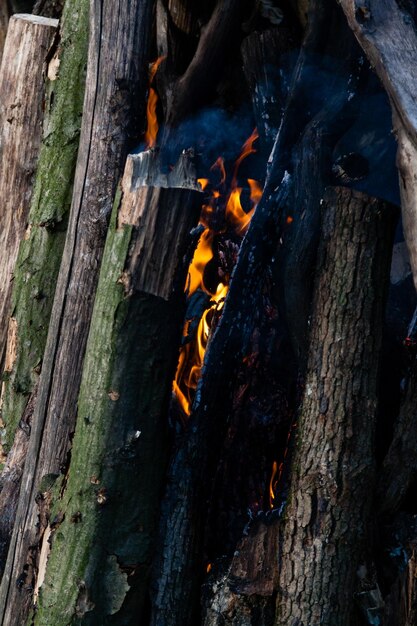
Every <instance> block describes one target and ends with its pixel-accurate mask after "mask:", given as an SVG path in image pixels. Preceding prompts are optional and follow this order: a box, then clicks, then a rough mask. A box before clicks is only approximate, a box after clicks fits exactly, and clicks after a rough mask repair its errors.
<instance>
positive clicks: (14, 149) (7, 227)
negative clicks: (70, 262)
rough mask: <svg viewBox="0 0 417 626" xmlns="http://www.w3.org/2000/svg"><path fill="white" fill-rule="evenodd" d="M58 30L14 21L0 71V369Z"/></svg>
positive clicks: (50, 23)
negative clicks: (46, 70)
mask: <svg viewBox="0 0 417 626" xmlns="http://www.w3.org/2000/svg"><path fill="white" fill-rule="evenodd" d="M57 25H58V22H57V21H56V20H49V19H45V18H40V17H33V16H27V15H24V16H23V15H19V16H13V17H12V18H11V20H10V23H9V29H8V35H7V40H6V44H5V49H4V54H3V61H2V65H1V68H0V92H1V93H0V102H1V111H0V118H1V129H0V132H1V137H0V145H1V151H2V154H1V163H0V185H1V189H2V192H1V195H2V198H3V199H4V200H3V205H2V209H1V213H0V250H1V260H0V365H1V367H3V365H4V361H5V350H6V336H7V327H8V320H9V314H10V296H11V288H12V277H13V270H14V266H15V262H16V257H17V253H18V249H19V244H20V241H21V239H22V238H23V235H24V232H25V228H26V223H27V216H28V212H29V206H30V199H31V195H32V189H33V177H34V173H35V171H36V163H37V159H38V154H39V147H40V142H41V136H42V119H43V110H42V106H43V98H44V89H45V80H44V76H43V62H44V61H45V59H46V56H47V54H48V51H49V49H50V47H51V45H52V42H53V39H54V36H55V32H56V27H57ZM11 85H13V87H14V88H11ZM10 358H12V357H11V355H9V360H10Z"/></svg>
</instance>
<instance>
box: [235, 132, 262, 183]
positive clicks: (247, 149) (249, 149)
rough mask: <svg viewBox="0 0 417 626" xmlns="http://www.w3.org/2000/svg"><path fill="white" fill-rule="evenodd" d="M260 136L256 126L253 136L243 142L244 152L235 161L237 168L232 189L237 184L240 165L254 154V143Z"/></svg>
mask: <svg viewBox="0 0 417 626" xmlns="http://www.w3.org/2000/svg"><path fill="white" fill-rule="evenodd" d="M258 137H259V133H258V129H257V128H255V129H254V130H253V132H252V134H251V136H250V137H249V139H247V140H246V141H245V143H244V144H243V146H242V152H241V153H240V156H239V158H238V159H237V161H236V163H235V169H234V171H233V180H232V189H233V188H234V187H236V186H237V174H238V171H239V167H240V166H241V164H242V162H243V161H244V160H245V159H246V158H247V157H248V156H249V155H250V154H254V153H255V152H256V149H255V148H254V147H253V144H254V143H255V141H256V140H257V139H258Z"/></svg>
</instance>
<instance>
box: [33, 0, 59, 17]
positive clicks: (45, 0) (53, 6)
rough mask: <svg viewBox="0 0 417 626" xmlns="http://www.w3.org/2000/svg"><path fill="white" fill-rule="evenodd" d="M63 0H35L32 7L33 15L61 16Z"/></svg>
mask: <svg viewBox="0 0 417 626" xmlns="http://www.w3.org/2000/svg"><path fill="white" fill-rule="evenodd" d="M64 5H65V0H37V2H36V3H35V6H34V7H33V13H34V14H35V15H43V16H44V17H58V18H59V17H61V15H62V10H63V8H64Z"/></svg>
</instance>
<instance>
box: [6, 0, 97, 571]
mask: <svg viewBox="0 0 417 626" xmlns="http://www.w3.org/2000/svg"><path fill="white" fill-rule="evenodd" d="M88 18H89V3H88V0H83V2H80V0H67V2H66V5H65V12H64V15H63V17H62V23H61V26H60V32H59V39H57V40H56V41H55V44H54V46H53V48H52V49H51V50H50V53H49V57H48V60H49V62H48V72H47V73H48V75H49V77H50V78H49V80H48V81H47V88H46V94H45V121H44V130H43V141H42V146H41V150H40V155H39V162H38V168H37V173H36V181H35V187H34V192H33V199H32V203H31V207H30V212H29V216H28V222H29V226H28V229H27V233H26V237H25V238H24V239H23V241H22V242H21V244H20V248H19V254H18V258H17V263H16V270H15V273H14V280H13V292H12V315H13V317H12V320H11V322H10V325H9V331H8V336H9V340H8V344H9V348H8V354H10V355H13V358H12V359H10V361H9V362H8V363H6V366H5V368H4V373H5V377H4V378H5V380H4V382H3V385H2V395H1V416H2V421H3V428H4V429H5V433H4V434H3V441H2V443H3V446H4V447H5V448H6V450H10V448H12V449H11V450H10V454H9V457H8V460H7V464H6V467H5V470H4V472H3V473H2V475H1V477H0V489H1V495H0V570H1V571H2V570H3V568H4V562H5V559H6V556H7V547H8V542H9V539H10V534H11V532H12V529H13V526H12V524H13V521H14V516H15V513H16V506H17V496H18V493H19V486H20V479H21V475H22V472H23V467H24V462H25V459H26V454H27V448H28V443H29V434H30V427H31V421H32V414H33V409H34V404H35V397H36V389H37V386H38V383H39V375H40V371H41V367H42V359H43V354H44V349H45V344H46V338H47V332H48V323H49V319H50V315H51V309H52V302H53V297H54V293H55V285H56V279H57V275H58V271H59V266H60V263H61V258H62V251H63V247H64V242H65V232H66V227H67V222H68V214H69V210H70V206H71V195H72V186H73V179H74V171H75V164H76V159H77V152H78V142H79V135H80V125H81V115H82V106H83V99H84V97H83V94H84V86H85V64H86V61H87V46H88ZM13 346H14V347H13Z"/></svg>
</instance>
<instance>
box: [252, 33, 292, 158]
mask: <svg viewBox="0 0 417 626" xmlns="http://www.w3.org/2000/svg"><path fill="white" fill-rule="evenodd" d="M298 44H299V41H298V36H297V34H296V33H295V31H294V29H292V28H290V27H288V26H278V27H277V28H273V29H270V30H267V31H262V32H254V33H251V34H250V35H249V37H246V39H244V40H243V43H242V47H241V54H242V60H243V70H244V72H245V77H246V80H247V82H248V86H249V89H250V93H251V96H252V102H253V109H254V115H255V120H256V127H257V129H258V132H259V136H260V140H261V142H262V143H263V149H264V150H265V152H267V153H268V154H269V153H270V151H271V149H272V146H273V144H274V141H275V137H276V136H277V134H278V130H279V126H280V123H281V119H282V114H283V111H284V108H285V103H286V100H287V96H288V89H289V83H290V76H291V69H292V65H294V62H295V60H294V59H292V58H291V55H293V56H294V55H295V54H296V47H297V46H298Z"/></svg>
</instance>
